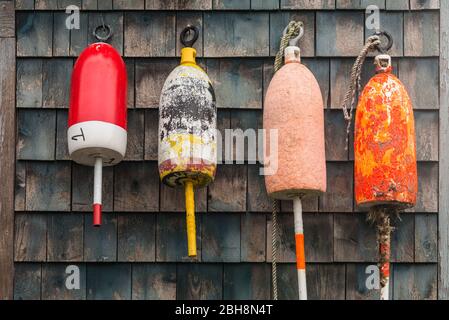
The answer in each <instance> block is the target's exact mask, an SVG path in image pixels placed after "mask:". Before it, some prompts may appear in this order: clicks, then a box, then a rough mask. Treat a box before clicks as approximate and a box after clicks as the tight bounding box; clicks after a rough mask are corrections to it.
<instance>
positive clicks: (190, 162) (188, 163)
mask: <svg viewBox="0 0 449 320" xmlns="http://www.w3.org/2000/svg"><path fill="white" fill-rule="evenodd" d="M191 33H193V38H192V39H191V40H187V37H188V36H189V35H190V34H191ZM198 34H199V31H198V29H197V28H196V27H194V26H187V27H186V28H185V29H184V30H183V31H182V33H181V42H182V43H183V44H184V46H186V47H185V48H183V49H182V50H181V64H180V65H179V66H178V67H176V68H175V69H174V70H173V71H172V72H171V73H170V75H169V76H168V78H167V80H166V81H165V84H164V87H163V89H162V93H161V98H160V105H159V174H160V177H161V180H162V182H163V183H165V184H166V185H168V186H170V187H176V186H184V188H185V197H186V212H187V244H188V255H189V256H190V257H195V256H196V251H197V250H196V227H195V205H194V188H200V187H204V186H206V185H208V184H209V183H210V182H211V181H213V180H214V176H215V171H216V167H217V139H216V127H217V108H216V104H215V94H214V89H213V87H212V84H211V81H210V79H209V77H208V76H207V74H206V73H205V72H204V70H203V69H201V67H200V66H198V65H197V64H196V61H195V58H196V50H195V49H194V48H192V46H193V44H194V43H195V41H196V40H197V38H198Z"/></svg>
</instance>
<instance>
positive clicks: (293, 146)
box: [263, 30, 326, 300]
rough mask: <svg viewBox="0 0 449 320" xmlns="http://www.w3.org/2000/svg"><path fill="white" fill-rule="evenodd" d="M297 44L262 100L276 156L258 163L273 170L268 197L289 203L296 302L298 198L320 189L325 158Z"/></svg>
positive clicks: (301, 260)
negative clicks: (273, 136) (295, 271)
mask: <svg viewBox="0 0 449 320" xmlns="http://www.w3.org/2000/svg"><path fill="white" fill-rule="evenodd" d="M301 32H303V31H302V30H301ZM284 35H285V32H284ZM301 36H302V35H301ZM298 40H299V38H297V39H293V40H291V41H290V46H288V47H287V48H286V49H285V51H284V56H285V65H284V66H283V67H282V68H280V70H279V71H277V72H276V73H275V75H274V77H273V79H272V80H271V83H270V85H269V87H268V91H267V94H266V97H265V105H264V115H263V126H264V129H265V131H266V136H267V141H268V142H267V145H271V142H270V137H271V134H270V132H272V131H273V130H275V131H277V133H278V143H277V145H278V153H277V159H276V157H273V155H267V152H265V154H266V155H265V159H264V164H265V166H267V165H269V166H271V167H273V165H274V168H277V170H274V172H271V173H272V174H268V175H265V185H266V189H267V193H268V195H269V196H270V197H272V198H274V199H278V200H293V209H294V222H295V239H296V256H297V269H298V287H299V298H300V299H301V300H306V299H307V291H306V290H307V289H306V279H305V278H306V274H305V254H304V233H303V221H302V203H301V199H302V198H303V197H304V196H310V195H319V194H321V193H323V192H325V191H326V157H325V141H324V109H323V98H322V95H321V90H320V87H319V85H318V82H317V80H316V79H315V77H314V75H313V74H312V72H311V71H310V70H309V69H308V68H307V67H306V66H304V65H303V64H302V63H301V57H300V49H299V47H297V46H296V45H294V42H295V41H298ZM274 162H277V165H276V164H274Z"/></svg>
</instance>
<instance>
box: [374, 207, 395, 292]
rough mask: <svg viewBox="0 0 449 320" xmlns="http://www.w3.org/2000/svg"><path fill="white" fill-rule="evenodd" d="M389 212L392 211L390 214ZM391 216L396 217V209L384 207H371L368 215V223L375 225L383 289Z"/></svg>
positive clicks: (388, 258)
mask: <svg viewBox="0 0 449 320" xmlns="http://www.w3.org/2000/svg"><path fill="white" fill-rule="evenodd" d="M389 210H392V211H391V212H390V213H389V212H388V211H389ZM391 215H395V216H398V215H399V211H398V210H397V209H391V208H388V207H385V206H379V207H373V208H371V210H370V211H369V213H368V221H369V222H371V223H375V224H376V229H377V244H378V247H379V262H378V267H379V270H381V272H380V285H381V287H382V288H384V287H385V286H386V285H387V282H388V277H386V276H385V273H384V272H382V270H383V269H384V268H388V269H389V268H390V267H389V265H390V255H391V253H390V252H391V251H390V243H391V232H393V230H394V228H393V227H392V226H391V224H390V219H391Z"/></svg>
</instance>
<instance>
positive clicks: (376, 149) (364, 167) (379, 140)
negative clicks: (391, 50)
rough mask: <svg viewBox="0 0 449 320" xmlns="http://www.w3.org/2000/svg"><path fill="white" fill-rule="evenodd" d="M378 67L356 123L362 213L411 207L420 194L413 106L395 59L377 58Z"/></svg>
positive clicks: (357, 178) (357, 190)
mask: <svg viewBox="0 0 449 320" xmlns="http://www.w3.org/2000/svg"><path fill="white" fill-rule="evenodd" d="M376 65H377V69H376V70H377V74H376V75H375V76H374V77H373V78H372V79H371V80H370V81H369V82H368V84H367V85H366V87H365V89H364V90H363V93H362V95H361V97H360V99H359V104H358V107H357V113H356V119H355V140H354V141H355V143H354V159H355V173H354V175H355V198H356V202H357V205H358V206H359V207H361V208H371V207H373V206H378V205H394V206H397V207H399V208H401V209H403V208H409V207H412V206H414V205H415V203H416V194H417V191H418V178H417V168H416V144H415V125H414V118H413V107H412V103H411V100H410V97H409V95H408V93H407V91H406V89H405V87H404V85H403V84H402V83H401V81H400V80H399V79H398V78H397V77H396V76H394V75H393V74H392V67H391V57H389V56H387V55H380V56H378V57H377V58H376Z"/></svg>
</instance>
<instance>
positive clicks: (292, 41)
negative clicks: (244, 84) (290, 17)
mask: <svg viewBox="0 0 449 320" xmlns="http://www.w3.org/2000/svg"><path fill="white" fill-rule="evenodd" d="M289 26H290V25H287V26H286V27H285V29H284V31H283V32H282V34H283V35H284V36H285V35H286V34H287V31H288V28H289ZM303 36H304V24H303V23H302V22H301V23H300V27H299V34H298V35H297V36H296V37H295V38H292V39H290V40H289V42H288V44H289V45H290V46H295V47H297V46H298V42H299V40H301V38H302V37H303Z"/></svg>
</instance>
